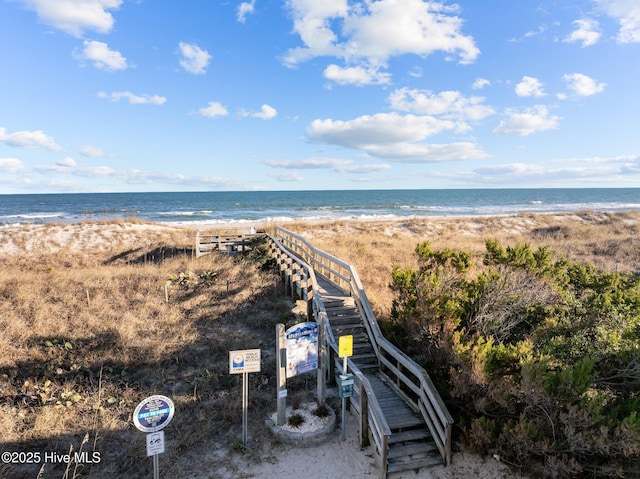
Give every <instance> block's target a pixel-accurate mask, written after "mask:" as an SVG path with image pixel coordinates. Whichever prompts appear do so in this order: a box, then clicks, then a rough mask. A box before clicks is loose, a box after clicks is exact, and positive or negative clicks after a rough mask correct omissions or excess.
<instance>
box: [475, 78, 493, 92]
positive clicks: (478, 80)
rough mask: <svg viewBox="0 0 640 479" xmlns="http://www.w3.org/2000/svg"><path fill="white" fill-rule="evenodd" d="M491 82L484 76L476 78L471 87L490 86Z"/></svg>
mask: <svg viewBox="0 0 640 479" xmlns="http://www.w3.org/2000/svg"><path fill="white" fill-rule="evenodd" d="M490 85H491V82H490V81H489V80H487V79H486V78H476V79H475V81H474V82H473V85H472V88H473V89H474V90H482V89H483V88H484V87H487V86H490Z"/></svg>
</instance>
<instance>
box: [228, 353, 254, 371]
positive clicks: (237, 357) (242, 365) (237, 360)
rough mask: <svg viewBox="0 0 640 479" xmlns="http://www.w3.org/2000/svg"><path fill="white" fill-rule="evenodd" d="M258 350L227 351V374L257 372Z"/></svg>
mask: <svg viewBox="0 0 640 479" xmlns="http://www.w3.org/2000/svg"><path fill="white" fill-rule="evenodd" d="M259 372H260V350H259V349H244V350H241V351H229V374H241V373H259Z"/></svg>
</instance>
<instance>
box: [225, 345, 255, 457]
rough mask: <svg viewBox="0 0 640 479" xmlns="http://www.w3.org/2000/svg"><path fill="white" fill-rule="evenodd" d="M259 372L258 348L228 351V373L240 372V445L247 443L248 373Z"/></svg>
mask: <svg viewBox="0 0 640 479" xmlns="http://www.w3.org/2000/svg"><path fill="white" fill-rule="evenodd" d="M259 372H260V350H259V349H245V350H242V351H229V374H242V445H243V446H246V445H247V422H248V420H247V417H248V408H249V380H248V379H249V374H248V373H259Z"/></svg>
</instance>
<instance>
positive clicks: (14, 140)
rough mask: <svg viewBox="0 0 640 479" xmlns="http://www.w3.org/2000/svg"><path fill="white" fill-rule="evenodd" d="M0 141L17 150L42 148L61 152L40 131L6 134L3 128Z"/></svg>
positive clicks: (60, 148) (0, 132) (50, 139)
mask: <svg viewBox="0 0 640 479" xmlns="http://www.w3.org/2000/svg"><path fill="white" fill-rule="evenodd" d="M0 141H1V142H3V143H5V144H7V145H9V146H17V147H19V148H44V149H45V150H51V151H62V147H61V146H60V145H58V144H56V142H55V141H54V139H53V138H52V137H51V136H49V135H46V134H45V133H44V132H43V131H42V130H36V131H16V132H15V133H7V130H6V129H5V128H0Z"/></svg>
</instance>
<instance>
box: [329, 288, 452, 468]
mask: <svg viewBox="0 0 640 479" xmlns="http://www.w3.org/2000/svg"><path fill="white" fill-rule="evenodd" d="M318 285H319V287H320V288H319V292H318V294H320V295H321V297H322V300H323V303H324V307H325V311H326V313H327V319H328V324H329V326H330V328H331V330H332V332H333V336H334V337H336V338H338V337H340V336H343V335H351V336H353V356H351V357H350V360H351V361H353V363H354V364H355V365H356V366H357V367H358V369H359V370H360V371H361V372H362V373H364V374H365V376H366V377H367V379H368V380H369V382H370V383H371V385H372V387H373V390H374V392H375V395H376V398H377V400H378V403H379V404H380V406H381V408H382V412H383V414H384V417H385V418H386V419H387V422H388V423H389V427H390V429H391V436H390V437H389V439H388V445H389V451H388V452H387V459H386V464H385V466H386V467H385V468H384V469H386V470H387V473H388V474H393V473H398V472H402V471H407V470H416V469H420V468H423V467H428V466H435V465H442V458H441V457H440V453H439V451H438V448H437V447H436V445H435V443H434V441H433V439H432V437H431V434H430V432H429V429H428V428H427V426H426V424H425V422H424V419H423V418H422V416H421V415H420V414H418V413H417V412H416V411H414V410H413V409H412V408H411V407H410V406H409V404H407V403H406V402H405V401H404V400H403V399H402V398H401V397H400V395H399V394H398V392H397V391H396V390H395V389H394V388H393V386H392V385H391V384H390V383H389V381H390V379H389V378H387V377H386V376H385V375H384V374H383V373H381V372H380V367H379V365H378V357H377V355H376V353H375V351H374V349H373V346H372V344H371V342H370V341H369V335H368V334H367V330H366V327H365V325H364V322H363V320H362V316H361V315H360V312H359V311H358V308H357V307H356V304H355V301H354V299H353V298H352V297H350V296H345V294H344V293H342V292H341V291H340V290H339V289H337V288H335V287H334V286H333V285H331V283H329V282H328V281H326V280H323V279H319V280H318ZM370 442H373V441H370Z"/></svg>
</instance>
